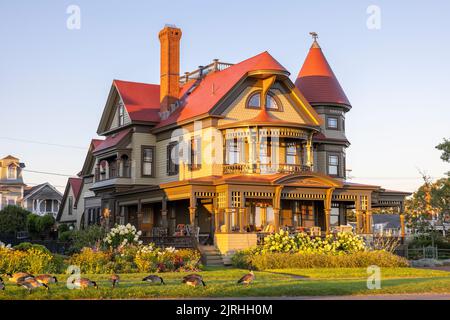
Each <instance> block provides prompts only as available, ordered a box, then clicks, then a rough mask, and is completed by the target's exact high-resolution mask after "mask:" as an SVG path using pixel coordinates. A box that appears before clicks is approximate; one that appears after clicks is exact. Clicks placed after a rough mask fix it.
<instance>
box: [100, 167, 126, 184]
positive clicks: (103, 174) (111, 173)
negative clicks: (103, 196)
mask: <svg viewBox="0 0 450 320" xmlns="http://www.w3.org/2000/svg"><path fill="white" fill-rule="evenodd" d="M121 171H122V172H120V170H119V169H118V168H117V166H115V165H110V167H109V168H95V181H103V180H109V179H115V178H131V167H129V166H127V167H123V168H122V170H121Z"/></svg>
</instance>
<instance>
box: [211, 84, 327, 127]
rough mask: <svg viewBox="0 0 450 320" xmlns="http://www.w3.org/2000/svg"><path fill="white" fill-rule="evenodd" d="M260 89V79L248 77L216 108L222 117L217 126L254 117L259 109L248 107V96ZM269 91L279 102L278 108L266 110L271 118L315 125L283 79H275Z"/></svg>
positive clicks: (315, 122)
mask: <svg viewBox="0 0 450 320" xmlns="http://www.w3.org/2000/svg"><path fill="white" fill-rule="evenodd" d="M261 89H262V82H261V81H258V80H255V79H250V78H249V79H246V80H245V81H244V82H243V83H242V84H241V85H240V88H239V89H238V90H235V92H234V93H230V95H229V97H228V98H227V99H226V100H225V102H224V104H223V105H222V106H221V107H219V108H217V110H216V113H217V114H220V115H221V116H223V117H224V118H223V119H220V120H219V126H221V125H224V124H230V123H233V122H237V121H245V120H250V119H253V118H255V117H256V116H257V115H258V114H259V112H260V110H261V109H260V108H259V109H255V108H248V107H247V102H248V99H249V98H250V96H252V95H253V94H254V93H257V92H258V91H260V90H261ZM269 92H270V94H271V95H272V96H273V97H274V98H275V100H276V102H277V104H279V106H278V107H279V110H273V111H272V110H267V112H268V113H269V114H270V115H271V116H272V117H273V118H275V119H277V120H280V121H286V122H290V123H298V124H299V125H308V126H316V125H317V121H312V119H311V116H310V115H308V113H306V112H305V109H304V106H302V105H301V104H299V103H298V102H297V101H296V99H294V97H293V95H294V94H295V93H294V92H293V91H292V90H290V89H289V88H288V87H287V86H285V85H284V84H283V81H281V80H277V81H276V82H275V83H274V84H273V85H272V87H271V89H270V91H269ZM317 117H319V116H318V115H317Z"/></svg>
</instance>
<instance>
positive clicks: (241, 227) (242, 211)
mask: <svg viewBox="0 0 450 320" xmlns="http://www.w3.org/2000/svg"><path fill="white" fill-rule="evenodd" d="M246 211H247V208H245V207H244V208H239V231H240V232H245V225H246V223H245V215H246V214H245V213H246Z"/></svg>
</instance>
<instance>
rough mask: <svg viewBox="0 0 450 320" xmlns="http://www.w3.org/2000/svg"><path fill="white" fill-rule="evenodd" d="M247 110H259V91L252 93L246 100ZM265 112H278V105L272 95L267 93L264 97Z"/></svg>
mask: <svg viewBox="0 0 450 320" xmlns="http://www.w3.org/2000/svg"><path fill="white" fill-rule="evenodd" d="M247 108H258V109H259V108H261V91H257V92H255V93H253V94H252V95H251V96H250V97H249V98H248V100H247ZM266 109H267V110H280V105H279V102H278V101H277V99H276V98H275V97H274V95H273V94H272V93H271V92H269V93H268V94H267V96H266Z"/></svg>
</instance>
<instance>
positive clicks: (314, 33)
mask: <svg viewBox="0 0 450 320" xmlns="http://www.w3.org/2000/svg"><path fill="white" fill-rule="evenodd" d="M309 34H310V35H311V36H312V38H313V40H314V41H317V38H319V34H318V33H317V32H314V31H312V32H310V33H309Z"/></svg>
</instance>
